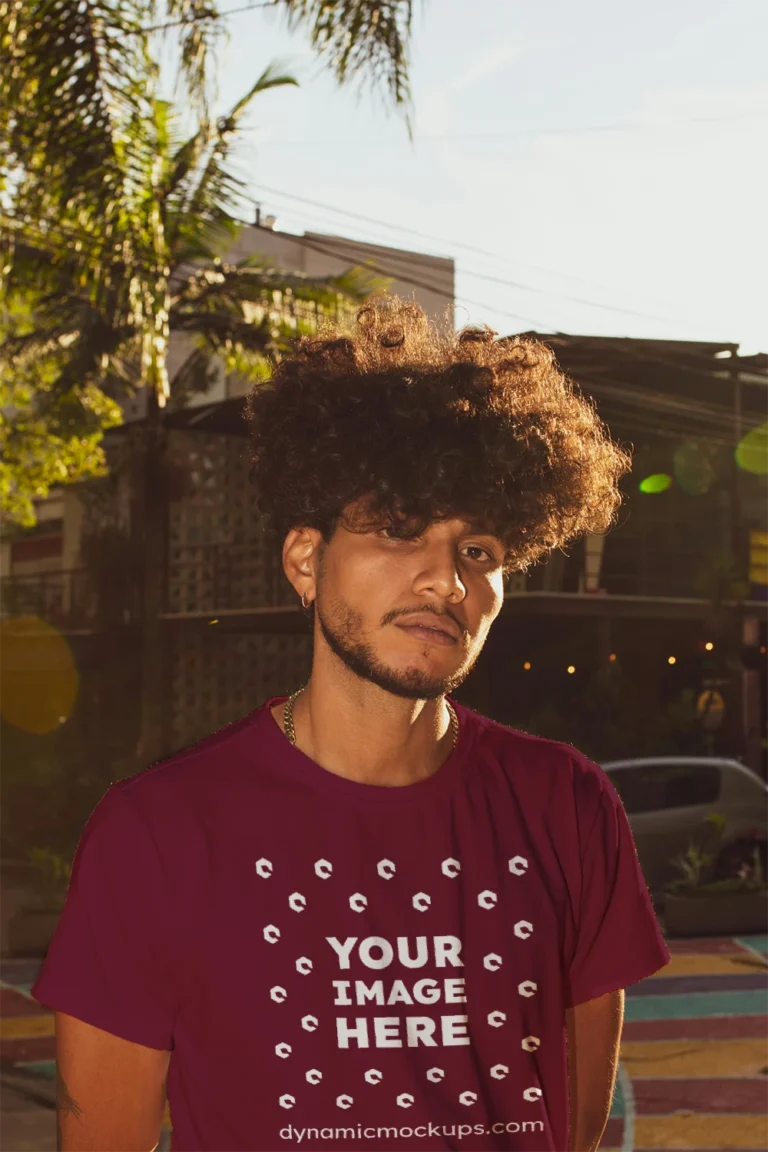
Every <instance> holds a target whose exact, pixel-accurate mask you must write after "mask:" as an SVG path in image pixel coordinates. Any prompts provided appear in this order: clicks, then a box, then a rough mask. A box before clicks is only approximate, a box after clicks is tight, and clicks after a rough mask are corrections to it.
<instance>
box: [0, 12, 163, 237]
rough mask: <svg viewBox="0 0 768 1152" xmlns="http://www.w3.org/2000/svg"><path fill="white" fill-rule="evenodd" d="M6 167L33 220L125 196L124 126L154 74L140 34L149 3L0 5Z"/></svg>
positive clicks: (0, 135) (98, 208) (0, 110)
mask: <svg viewBox="0 0 768 1152" xmlns="http://www.w3.org/2000/svg"><path fill="white" fill-rule="evenodd" d="M3 8H4V10H5V11H4V17H5V19H4V24H3V28H2V47H3V50H4V53H3V55H4V64H3V70H2V71H3V75H2V82H1V83H0V167H3V168H4V169H5V170H6V171H15V172H16V173H18V181H17V185H16V188H15V192H14V196H15V199H16V201H17V203H21V204H23V205H24V206H25V208H26V210H27V211H28V212H29V214H30V215H31V216H33V217H36V218H38V219H42V218H45V217H49V218H52V217H54V216H55V214H56V211H57V210H59V211H64V210H65V209H66V210H67V211H69V212H71V211H72V210H73V209H74V208H75V206H77V205H83V206H87V209H88V211H89V212H90V213H96V214H100V213H103V212H105V211H106V209H107V207H108V205H109V204H110V202H111V201H112V200H113V199H114V198H115V196H117V195H118V194H119V189H120V187H121V185H122V183H123V179H124V173H123V170H122V165H121V164H120V163H119V161H118V149H119V144H120V141H121V138H122V134H123V132H124V129H125V126H126V125H127V124H128V123H130V121H131V119H132V118H135V117H136V116H137V115H139V116H140V115H141V113H142V111H143V109H144V105H145V100H146V94H147V79H148V78H149V77H152V76H154V75H155V74H156V68H155V65H154V64H153V62H152V60H151V58H150V56H149V52H148V45H147V39H146V37H145V36H143V35H141V28H142V26H143V25H144V23H145V18H146V16H147V13H148V11H149V10H150V9H149V6H148V2H147V0H80V2H78V3H68V2H67V0H8V2H7V3H5V4H4V5H3Z"/></svg>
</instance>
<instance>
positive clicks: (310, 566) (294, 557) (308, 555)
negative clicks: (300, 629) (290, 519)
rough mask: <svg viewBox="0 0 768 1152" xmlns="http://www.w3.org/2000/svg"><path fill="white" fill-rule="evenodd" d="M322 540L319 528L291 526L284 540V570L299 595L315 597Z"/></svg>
mask: <svg viewBox="0 0 768 1152" xmlns="http://www.w3.org/2000/svg"><path fill="white" fill-rule="evenodd" d="M322 540H323V537H322V533H321V532H320V531H319V529H317V528H291V530H290V532H289V533H288V535H287V536H286V538H285V540H284V542H283V571H284V572H285V574H286V576H287V577H288V579H289V581H290V582H291V584H292V585H293V587H294V588H295V589H296V593H297V595H299V596H302V595H306V596H308V597H309V598H310V599H314V594H315V585H316V582H317V570H318V564H319V561H320V557H321V545H322Z"/></svg>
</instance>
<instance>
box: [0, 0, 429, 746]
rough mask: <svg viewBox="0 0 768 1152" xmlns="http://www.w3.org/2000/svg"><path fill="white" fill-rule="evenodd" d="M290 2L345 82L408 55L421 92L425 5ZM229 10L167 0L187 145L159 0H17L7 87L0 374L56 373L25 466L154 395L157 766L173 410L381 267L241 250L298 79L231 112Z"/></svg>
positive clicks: (41, 399)
mask: <svg viewBox="0 0 768 1152" xmlns="http://www.w3.org/2000/svg"><path fill="white" fill-rule="evenodd" d="M280 3H282V6H283V7H284V8H285V9H286V10H287V12H288V14H289V16H290V18H291V19H292V20H294V21H297V20H301V19H303V20H305V21H309V23H310V27H311V31H312V36H313V39H314V41H315V43H316V45H317V46H318V48H319V49H320V51H321V52H330V53H331V56H332V64H333V67H334V68H335V71H336V74H337V76H338V77H339V78H340V79H342V80H343V79H346V78H348V77H351V76H353V75H361V74H364V73H365V70H366V68H367V67H369V68H370V70H371V72H372V74H373V75H374V76H378V75H379V74H380V73H381V71H382V68H383V64H382V61H383V60H385V59H386V53H387V52H389V54H390V64H391V67H390V70H389V73H388V81H389V86H390V89H391V91H392V93H393V96H394V98H395V100H396V102H398V101H402V100H403V99H404V98H405V88H404V76H405V71H404V69H405V65H404V53H403V40H402V38H401V36H400V34H399V32H398V25H397V20H396V17H397V16H398V15H399V14H400V13H401V12H402V11H405V12H406V15H407V18H408V19H410V3H403V2H397V3H389V4H383V5H380V6H378V9H381V11H382V12H383V11H384V10H385V9H386V18H384V17H382V16H381V14H380V16H379V18H378V20H377V19H375V15H376V13H375V12H374V9H375V8H377V6H375V5H372V4H371V3H369V2H366V0H361V2H360V3H357V4H354V3H351V2H350V0H339V2H338V3H336V4H334V3H325V4H320V3H319V2H316V0H279V2H278V3H277V4H276V6H280ZM210 8H211V6H210V5H208V4H207V0H206V2H203V0H168V3H167V13H168V15H169V16H174V15H176V16H179V17H180V18H181V20H182V24H181V27H182V28H183V30H184V31H183V34H182V41H181V43H182V72H183V74H184V76H185V78H186V82H187V84H188V87H189V89H190V91H191V93H192V94H193V95H194V98H195V101H196V107H197V108H198V113H199V114H198V123H197V127H196V129H195V130H194V132H193V133H192V134H191V135H188V136H187V137H186V138H181V136H180V132H179V126H178V125H179V120H178V118H177V117H176V116H175V115H174V114H173V112H172V109H171V107H170V105H169V103H168V102H165V101H162V100H160V99H159V98H158V97H157V94H156V90H157V85H158V78H159V77H158V67H157V64H156V62H155V61H154V60H153V58H152V55H151V52H150V41H149V36H150V32H149V31H148V29H150V28H151V27H153V25H152V19H153V18H154V16H155V15H156V5H155V3H153V2H151V0H80V2H79V3H78V4H68V3H65V2H63V0H10V2H6V3H0V18H1V19H2V21H3V23H2V25H0V33H1V35H2V44H3V47H4V48H5V50H6V51H5V55H6V59H9V60H10V65H8V64H6V66H5V67H4V69H3V74H2V79H0V158H1V160H2V163H3V168H2V169H0V172H4V173H5V177H4V179H3V181H2V182H1V183H0V193H3V194H4V196H3V199H4V201H5V203H4V205H3V208H4V209H5V208H6V205H8V203H9V202H10V208H9V209H8V210H4V211H3V214H2V222H3V226H4V233H5V236H6V238H7V240H6V244H5V247H6V256H5V258H4V260H3V270H2V275H3V284H2V288H3V309H2V313H0V322H1V323H2V326H3V327H4V329H5V335H6V339H5V342H4V344H3V346H2V347H1V348H0V370H4V375H5V379H6V380H7V379H8V378H9V377H11V376H12V378H13V379H14V380H15V381H18V380H19V379H21V380H25V381H27V382H29V381H35V380H37V381H38V383H39V387H38V388H37V389H35V388H29V389H28V390H27V393H25V396H26V397H27V399H28V408H29V411H28V412H21V417H22V418H21V419H20V418H19V417H20V413H19V411H18V409H17V410H16V411H15V412H13V411H11V413H10V417H9V416H8V413H7V412H6V413H4V419H5V425H4V429H3V432H4V438H5V439H7V440H8V441H9V442H12V441H13V440H14V433H16V434H17V435H16V441H17V443H16V457H15V458H16V459H18V460H19V461H20V462H22V463H23V461H24V459H25V457H28V456H29V455H30V451H29V448H30V446H29V444H28V443H25V441H24V433H25V430H28V429H29V427H33V428H34V429H35V435H36V436H37V441H38V443H39V441H40V438H41V428H45V427H46V421H48V426H49V427H53V426H55V427H58V426H59V425H61V426H63V427H64V428H68V429H69V430H72V429H74V430H75V432H76V433H78V432H87V433H88V435H90V436H91V437H93V434H94V428H96V429H97V430H98V429H100V428H101V427H103V426H105V425H108V424H110V423H115V422H116V421H117V420H119V418H120V417H119V411H118V410H117V409H116V408H115V403H114V402H115V401H116V400H117V399H119V398H121V397H122V396H124V395H125V394H126V392H130V391H131V390H133V389H135V388H138V387H141V388H143V389H144V394H145V396H146V401H147V403H146V419H145V421H144V423H143V427H142V430H141V435H140V438H139V441H138V442H134V445H133V447H134V452H133V456H132V459H131V461H130V467H131V473H132V489H133V491H132V496H133V502H134V503H133V507H134V515H133V521H134V531H135V533H136V537H135V540H134V543H135V550H136V552H137V554H138V555H139V556H140V561H141V562H140V565H139V567H140V572H141V575H140V589H139V591H140V595H141V604H142V610H141V632H142V636H141V651H142V668H143V675H142V725H141V727H142V733H143V742H144V743H143V748H142V757H143V758H145V759H146V758H149V759H153V758H155V757H156V756H157V755H159V754H160V752H161V751H162V749H161V746H160V735H159V733H160V730H161V726H162V717H161V716H160V715H159V710H160V708H161V704H160V702H161V701H162V699H163V692H162V691H161V690H160V689H161V688H162V683H161V677H162V671H161V670H162V668H163V655H164V653H163V645H162V639H161V631H160V628H159V615H160V613H161V611H162V605H163V597H164V587H163V571H164V565H163V563H162V560H163V554H164V549H165V522H164V510H165V509H164V500H163V499H162V495H161V494H162V491H163V487H164V486H163V473H164V467H165V449H166V435H165V431H164V427H163V420H162V409H163V408H164V407H165V406H166V405H167V404H168V403H171V404H173V403H178V402H181V400H182V398H183V396H184V395H185V394H186V393H188V391H189V390H190V389H195V388H199V387H202V386H204V384H205V381H206V379H207V377H208V375H209V372H210V368H211V362H212V359H213V358H214V357H223V358H224V360H225V363H226V366H227V368H228V369H229V370H230V371H231V370H237V371H238V372H240V373H243V374H246V375H249V376H252V377H253V376H256V377H258V376H259V375H261V374H263V373H264V371H265V367H266V365H267V363H268V362H269V361H271V360H274V359H275V357H276V356H278V355H279V354H280V352H281V351H282V349H283V348H284V347H285V346H286V343H287V341H288V339H289V338H290V337H293V336H295V335H296V334H297V332H299V331H302V330H306V329H308V328H312V327H313V326H314V324H315V323H316V320H317V317H318V315H327V314H329V313H331V314H336V313H337V312H338V310H339V309H343V308H344V307H345V306H348V303H349V302H350V301H351V300H356V299H359V298H360V297H361V295H363V294H364V293H365V291H366V290H367V288H368V287H369V284H367V283H366V278H365V277H364V275H362V274H361V273H358V274H351V275H349V276H348V277H346V278H342V279H335V280H331V279H328V280H325V281H318V280H314V281H313V280H309V279H307V278H304V277H300V276H286V274H285V273H284V272H282V271H279V270H277V269H276V268H273V267H271V266H270V265H269V264H268V263H267V262H265V261H264V260H262V259H259V258H250V259H248V260H245V261H241V262H239V263H238V264H236V265H232V264H227V263H225V262H224V260H223V256H224V255H225V254H226V251H227V250H228V249H229V247H230V246H231V244H232V242H233V240H234V239H235V238H236V235H237V231H238V229H239V227H240V225H239V224H238V222H237V220H236V218H235V215H234V211H233V207H234V204H235V202H236V200H237V195H238V191H239V189H240V188H241V187H242V182H241V181H239V180H237V179H236V178H235V177H234V176H233V175H232V173H231V172H230V171H229V169H228V166H227V161H228V157H229V153H230V151H231V148H232V144H233V142H234V141H235V139H236V134H237V131H238V128H239V126H240V122H241V118H242V116H243V114H244V112H245V111H246V109H247V108H248V106H249V105H250V103H251V101H252V100H253V99H254V98H255V97H256V96H257V95H258V94H259V93H261V92H264V91H266V90H268V89H271V88H274V87H278V86H281V85H285V84H291V83H294V81H293V80H292V78H291V77H288V76H285V75H281V74H279V73H278V72H277V71H276V70H275V69H273V68H267V69H266V70H265V71H264V72H263V73H262V75H261V76H259V78H258V79H257V80H256V81H255V83H254V84H253V85H252V87H251V88H250V90H249V91H248V92H247V93H246V94H245V95H244V97H243V98H242V99H241V100H240V101H238V103H237V104H236V105H235V107H234V108H233V109H232V110H231V111H230V112H229V114H228V115H225V116H222V117H219V118H218V119H216V120H212V119H211V117H210V116H209V114H208V103H207V91H206V75H207V73H206V62H207V58H208V53H209V50H210V46H211V41H210V38H209V39H206V37H205V36H204V35H202V34H201V32H200V28H201V26H202V25H203V21H202V20H200V19H199V17H200V15H201V14H202V13H203V12H204V11H205V10H209V9H210ZM378 9H377V10H378ZM331 10H332V11H331ZM329 13H330V15H329ZM52 62H55V63H53V64H52ZM174 331H177V332H184V333H194V334H195V347H194V349H193V351H192V352H191V354H190V355H189V357H188V358H187V360H186V361H185V363H184V364H183V365H182V367H181V369H180V370H179V372H178V373H177V374H176V376H175V378H174V380H169V379H168V372H167V351H168V341H169V338H170V335H171V333H172V332H174ZM23 417H29V419H24V418H23ZM19 430H21V441H20V444H19V442H18V441H19V436H18V433H19ZM61 479H62V480H63V479H65V477H62V478H61ZM0 490H1V489H0ZM38 494H40V493H38ZM16 497H18V493H16ZM18 503H19V502H18V498H17V500H16V506H17V507H18Z"/></svg>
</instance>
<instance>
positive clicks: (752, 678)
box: [730, 347, 762, 775]
mask: <svg viewBox="0 0 768 1152" xmlns="http://www.w3.org/2000/svg"><path fill="white" fill-rule="evenodd" d="M730 376H731V381H732V386H733V441H735V442H733V455H732V485H731V548H732V552H733V558H735V560H736V563H737V568H738V570H739V575H742V574H743V571H744V568H745V563H746V569H747V571H746V573H745V575H746V576H747V577H748V559H747V558H746V556H745V547H744V524H743V520H744V517H743V508H742V483H740V479H742V475H740V470H739V464H738V460H737V449H738V446H739V444H740V442H742V437H743V435H744V417H743V393H742V387H743V386H742V376H740V372H739V366H738V347H736V348H733V349H732V350H731V370H730ZM738 611H739V619H740V641H742V645H743V647H750V649H753V650H756V649H759V646H760V620H759V617H758V616H755V615H754V614H753V613H751V612H748V611H747V609H745V608H744V607H740V608H739V609H738ZM750 662H752V661H750ZM740 695H742V733H743V741H744V758H745V763H746V765H747V767H748V768H751V770H752V771H753V772H754V773H756V774H758V775H761V774H762V691H761V683H760V672H759V670H758V669H756V668H755V667H743V670H742V694H740Z"/></svg>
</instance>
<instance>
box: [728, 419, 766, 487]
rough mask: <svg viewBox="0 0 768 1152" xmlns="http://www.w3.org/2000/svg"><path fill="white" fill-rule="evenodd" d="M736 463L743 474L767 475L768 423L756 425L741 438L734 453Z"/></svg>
mask: <svg viewBox="0 0 768 1152" xmlns="http://www.w3.org/2000/svg"><path fill="white" fill-rule="evenodd" d="M735 456H736V463H737V464H738V466H739V468H741V469H742V471H744V472H752V473H754V475H755V476H765V475H768V422H767V423H765V424H758V426H757V428H752V429H751V431H749V432H747V434H746V436H743V437H742V439H741V440H740V441H739V444H738V446H737V448H736V452H735Z"/></svg>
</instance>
